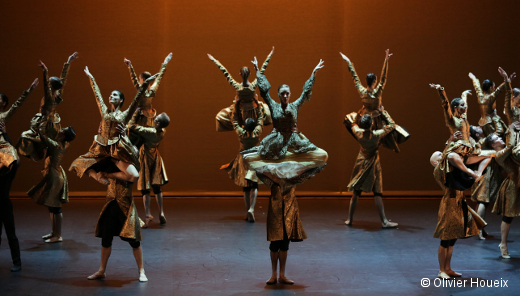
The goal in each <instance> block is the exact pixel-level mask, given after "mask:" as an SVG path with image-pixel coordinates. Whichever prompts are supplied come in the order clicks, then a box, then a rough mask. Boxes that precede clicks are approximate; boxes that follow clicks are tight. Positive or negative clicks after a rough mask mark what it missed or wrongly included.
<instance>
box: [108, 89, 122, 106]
mask: <svg viewBox="0 0 520 296" xmlns="http://www.w3.org/2000/svg"><path fill="white" fill-rule="evenodd" d="M109 101H110V104H112V105H113V106H114V108H117V107H121V106H123V103H124V102H125V95H124V94H123V93H122V92H120V91H118V90H117V89H116V90H113V91H112V93H111V94H110V98H109Z"/></svg>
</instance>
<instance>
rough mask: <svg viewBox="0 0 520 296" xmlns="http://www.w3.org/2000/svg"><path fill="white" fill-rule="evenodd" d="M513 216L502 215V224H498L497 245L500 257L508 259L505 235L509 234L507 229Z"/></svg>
mask: <svg viewBox="0 0 520 296" xmlns="http://www.w3.org/2000/svg"><path fill="white" fill-rule="evenodd" d="M512 221H513V218H511V217H505V216H503V217H502V224H500V237H501V241H500V244H499V245H498V248H500V254H501V255H502V258H505V259H508V258H510V255H509V251H508V250H507V236H508V235H509V229H510V228H511V222H512Z"/></svg>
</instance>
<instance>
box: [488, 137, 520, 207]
mask: <svg viewBox="0 0 520 296" xmlns="http://www.w3.org/2000/svg"><path fill="white" fill-rule="evenodd" d="M519 143H520V131H517V130H513V129H509V131H508V133H507V146H506V148H504V149H503V150H501V151H499V152H497V155H496V161H497V163H498V164H499V165H500V166H501V167H502V168H503V169H504V172H505V173H506V174H507V177H506V179H505V180H504V182H502V185H501V186H500V189H499V192H498V196H497V200H496V201H495V205H494V206H493V210H492V211H491V212H492V213H495V214H497V215H502V216H506V217H517V216H520V188H519V187H520V186H519V182H520V151H519V149H520V146H518V144H519Z"/></svg>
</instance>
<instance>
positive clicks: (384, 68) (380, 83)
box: [376, 49, 392, 93]
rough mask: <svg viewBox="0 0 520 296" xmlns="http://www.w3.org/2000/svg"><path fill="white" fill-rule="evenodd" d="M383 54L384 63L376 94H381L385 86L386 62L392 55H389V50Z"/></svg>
mask: <svg viewBox="0 0 520 296" xmlns="http://www.w3.org/2000/svg"><path fill="white" fill-rule="evenodd" d="M385 53H386V56H385V61H384V63H383V70H381V79H379V84H378V85H377V87H376V93H381V92H382V91H383V90H384V88H385V85H386V76H387V74H388V60H389V59H390V57H391V56H392V54H391V53H390V49H387V50H386V51H385Z"/></svg>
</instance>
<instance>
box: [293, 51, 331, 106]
mask: <svg viewBox="0 0 520 296" xmlns="http://www.w3.org/2000/svg"><path fill="white" fill-rule="evenodd" d="M323 63H324V61H323V60H321V59H320V62H319V63H318V65H317V66H316V67H315V68H314V70H313V71H312V74H311V77H310V78H309V80H307V81H306V82H305V84H304V85H303V92H302V94H301V96H300V97H299V98H298V99H297V100H296V101H294V106H296V108H297V109H300V107H301V106H302V105H303V103H304V102H305V101H309V100H310V99H311V95H312V87H313V86H314V79H315V77H316V72H318V71H319V70H320V69H321V68H323V67H325V66H324V65H323Z"/></svg>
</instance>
